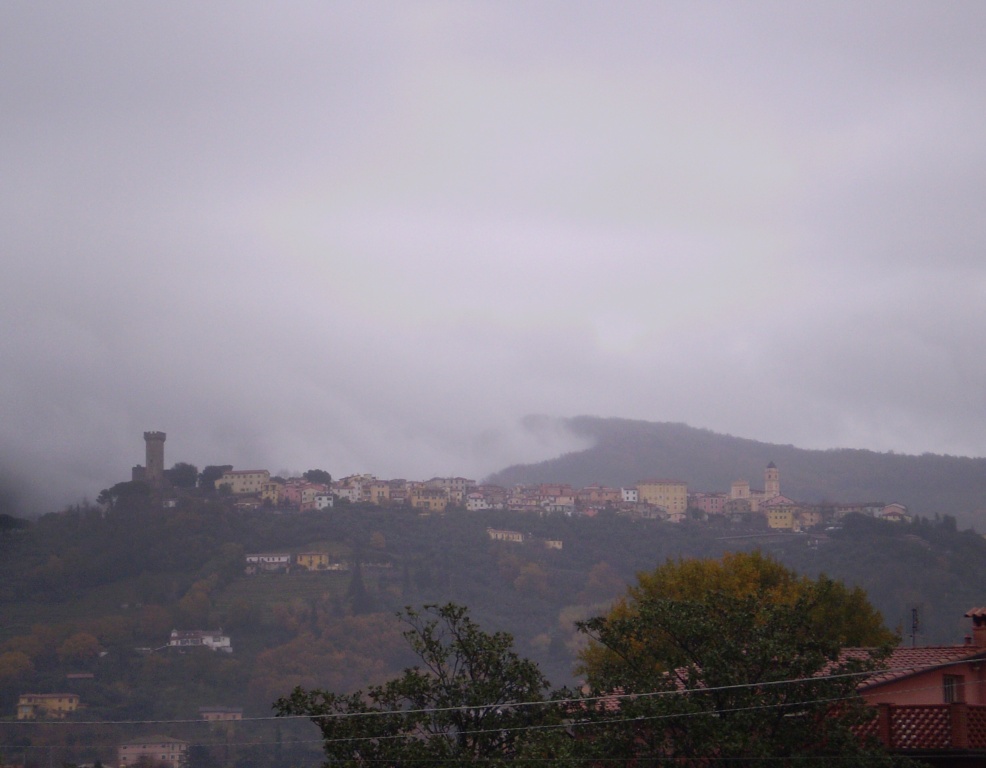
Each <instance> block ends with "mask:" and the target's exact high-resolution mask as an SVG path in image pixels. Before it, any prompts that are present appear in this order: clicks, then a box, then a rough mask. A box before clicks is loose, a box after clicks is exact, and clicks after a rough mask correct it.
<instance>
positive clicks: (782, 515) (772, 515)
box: [767, 504, 795, 531]
mask: <svg viewBox="0 0 986 768" xmlns="http://www.w3.org/2000/svg"><path fill="white" fill-rule="evenodd" d="M794 512H795V507H794V506H793V505H791V504H778V505H776V506H771V507H768V508H767V527H768V528H774V529H776V530H781V531H793V530H794Z"/></svg>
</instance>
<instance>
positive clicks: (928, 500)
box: [488, 416, 986, 530]
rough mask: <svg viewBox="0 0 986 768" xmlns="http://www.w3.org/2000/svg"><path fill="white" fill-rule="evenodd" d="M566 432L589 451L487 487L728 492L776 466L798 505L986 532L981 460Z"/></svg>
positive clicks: (610, 423) (601, 428) (639, 424)
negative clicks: (905, 513) (874, 507)
mask: <svg viewBox="0 0 986 768" xmlns="http://www.w3.org/2000/svg"><path fill="white" fill-rule="evenodd" d="M564 423H565V425H566V426H567V428H568V429H569V430H571V431H572V432H573V433H575V434H577V435H578V436H580V437H583V438H585V439H588V440H591V441H592V443H593V444H592V446H591V447H590V448H586V449H585V450H582V451H575V452H572V453H567V454H565V455H563V456H559V457H558V458H555V459H551V460H549V461H542V462H539V463H537V464H523V465H522V464H518V465H514V466H511V467H507V468H506V469H504V470H502V471H500V472H497V473H496V474H494V475H492V476H490V477H489V478H488V481H489V482H491V483H497V484H500V485H514V484H519V483H539V482H560V483H571V484H572V485H575V486H585V485H589V484H592V483H603V484H605V485H610V486H616V487H620V486H631V485H634V484H636V483H638V482H640V481H642V480H645V479H649V478H674V479H678V480H684V481H686V482H687V483H688V487H689V490H702V491H728V490H729V486H730V483H731V482H732V481H734V480H749V481H750V483H751V484H752V485H753V486H754V487H759V486H761V485H762V481H763V471H764V468H765V467H766V466H767V464H768V463H769V462H771V461H773V462H774V463H775V464H777V466H778V467H779V468H780V472H781V489H782V493H784V495H785V496H790V497H791V498H794V499H797V500H799V501H805V502H811V503H817V502H823V501H828V502H852V501H884V502H886V503H890V502H895V501H896V502H900V503H902V504H905V505H907V507H908V509H909V511H910V512H911V514H913V515H922V516H926V517H933V516H934V515H936V514H939V515H944V514H949V515H953V516H955V517H956V519H957V520H958V521H959V523H961V524H962V525H964V526H974V527H977V528H978V529H980V530H982V529H983V528H984V524H983V521H984V517H986V459H983V458H966V457H961V456H947V455H946V456H942V455H935V454H923V455H921V456H912V455H904V454H895V453H877V452H875V451H868V450H857V449H849V448H845V449H835V450H806V449H803V448H797V447H795V446H793V445H776V444H772V443H763V442H758V441H756V440H747V439H744V438H740V437H733V436H731V435H722V434H717V433H715V432H712V431H710V430H707V429H696V428H695V427H690V426H688V425H687V424H680V423H669V422H647V421H633V420H629V419H615V418H598V417H594V416H578V417H575V418H572V419H567V420H565V422H564Z"/></svg>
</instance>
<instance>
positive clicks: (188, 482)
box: [164, 461, 199, 488]
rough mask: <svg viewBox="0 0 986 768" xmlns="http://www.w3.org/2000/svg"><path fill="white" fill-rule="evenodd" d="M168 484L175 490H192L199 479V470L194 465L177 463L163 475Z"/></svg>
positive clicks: (182, 462)
mask: <svg viewBox="0 0 986 768" xmlns="http://www.w3.org/2000/svg"><path fill="white" fill-rule="evenodd" d="M164 475H165V477H167V479H168V482H169V483H171V484H172V485H173V486H175V487H176V488H194V487H195V484H196V483H197V482H198V479H199V468H198V467H196V466H195V465H194V464H188V463H186V462H184V461H179V462H178V463H177V464H175V465H174V466H173V467H172V468H171V469H168V470H166V471H165V473H164Z"/></svg>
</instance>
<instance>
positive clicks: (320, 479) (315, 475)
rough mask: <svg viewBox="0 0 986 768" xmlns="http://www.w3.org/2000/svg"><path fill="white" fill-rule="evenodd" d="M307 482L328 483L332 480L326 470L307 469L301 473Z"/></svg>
mask: <svg viewBox="0 0 986 768" xmlns="http://www.w3.org/2000/svg"><path fill="white" fill-rule="evenodd" d="M302 477H303V478H305V480H307V481H308V482H309V483H321V484H322V485H329V484H330V483H331V482H332V475H330V474H329V473H328V472H326V471H325V470H324V469H309V470H308V471H307V472H305V473H304V474H302Z"/></svg>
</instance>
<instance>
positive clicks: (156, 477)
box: [144, 432, 167, 488]
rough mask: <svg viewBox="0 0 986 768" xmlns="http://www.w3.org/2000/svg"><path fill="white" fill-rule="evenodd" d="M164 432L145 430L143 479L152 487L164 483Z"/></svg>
mask: <svg viewBox="0 0 986 768" xmlns="http://www.w3.org/2000/svg"><path fill="white" fill-rule="evenodd" d="M166 437H167V436H166V435H165V434H164V432H145V433H144V443H145V445H146V447H147V460H146V461H145V463H144V480H145V481H146V482H147V484H148V485H150V486H151V487H152V488H160V487H161V486H162V485H164V441H165V438H166Z"/></svg>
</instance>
